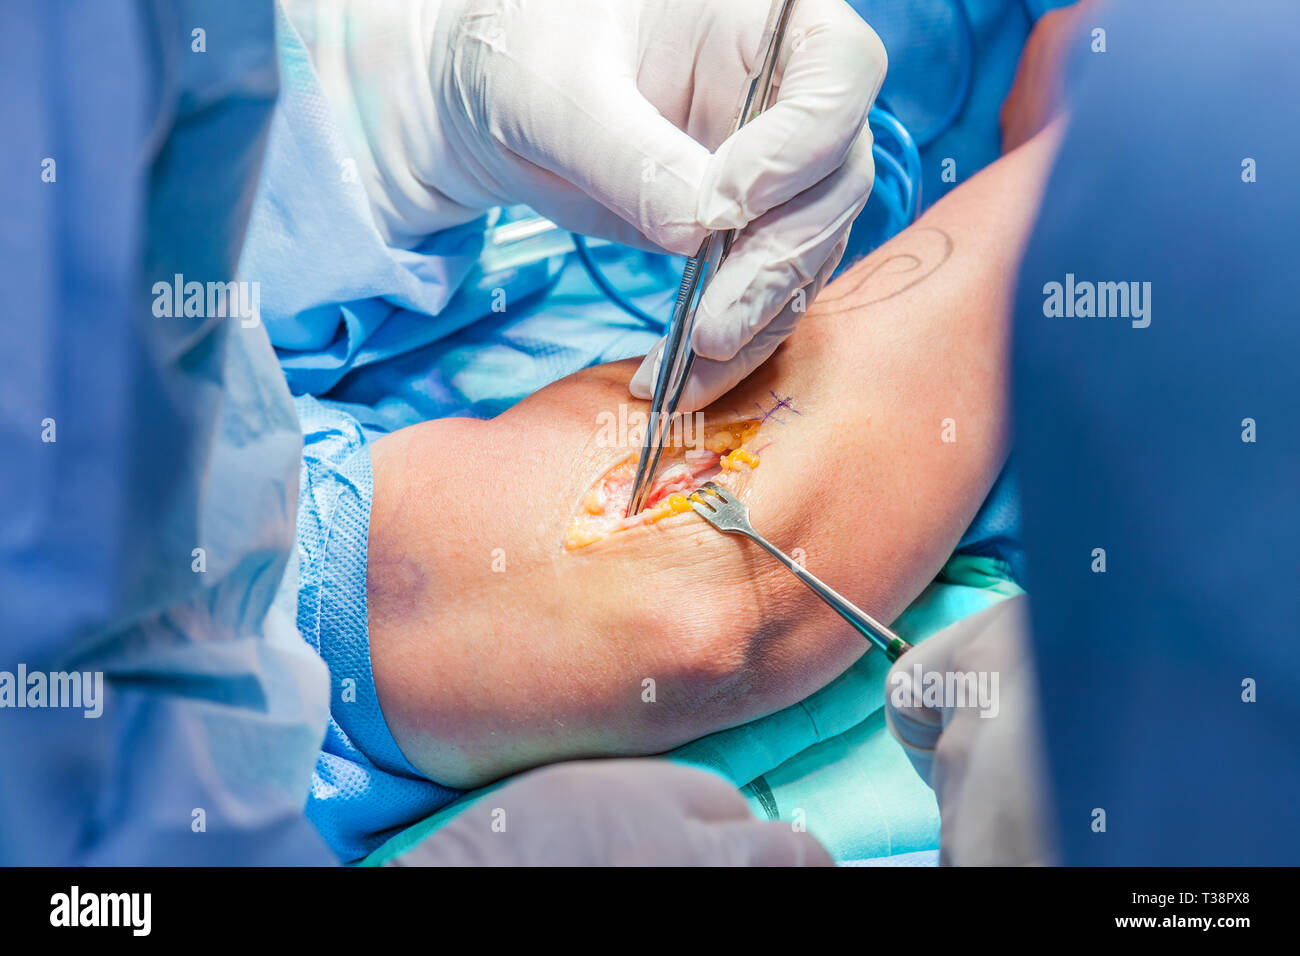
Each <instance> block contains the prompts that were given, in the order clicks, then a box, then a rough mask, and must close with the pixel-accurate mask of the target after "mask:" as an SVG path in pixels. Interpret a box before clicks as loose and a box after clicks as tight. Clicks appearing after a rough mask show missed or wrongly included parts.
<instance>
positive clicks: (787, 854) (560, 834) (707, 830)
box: [392, 760, 831, 866]
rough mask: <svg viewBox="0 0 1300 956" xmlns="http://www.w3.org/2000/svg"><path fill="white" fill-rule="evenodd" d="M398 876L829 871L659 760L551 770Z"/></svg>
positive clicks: (402, 861)
mask: <svg viewBox="0 0 1300 956" xmlns="http://www.w3.org/2000/svg"><path fill="white" fill-rule="evenodd" d="M392 865H395V866H619V865H627V866H830V865H831V858H830V854H828V853H827V852H826V850H825V849H824V848H823V847H822V845H821V844H820V843H818V842H817V841H816V840H815V839H814V838H813V837H812V836H810V835H809V834H807V833H803V832H796V831H795V830H794V829H793V828H791V827H790V826H789V825H787V824H783V823H777V822H775V821H760V820H756V819H754V817H753V815H752V814H751V813H750V812H749V806H748V804H746V803H745V799H744V798H743V797H742V796H741V795H740V794H739V792H737V790H736V789H735V788H734V787H733V786H731V785H730V784H729V783H727V782H726V781H725V780H723V779H722V778H720V777H717V776H714V775H713V774H710V773H706V772H705V771H702V770H693V769H691V768H689V767H683V766H680V765H678V764H673V763H668V762H667V761H661V760H601V761H588V762H578V763H570V764H561V765H558V766H554V767H547V768H545V769H542V770H536V771H533V772H532V773H529V774H526V775H525V776H523V777H521V778H520V779H519V780H517V781H515V782H513V783H510V784H507V785H506V786H505V787H502V788H501V789H500V790H497V791H495V792H493V793H490V794H488V795H487V796H485V797H484V798H483V799H481V800H479V801H478V802H477V803H475V804H474V805H472V806H470V807H468V808H467V809H465V810H464V811H463V812H462V813H461V814H460V815H459V816H458V817H456V819H455V820H453V821H452V822H451V823H449V824H447V826H445V827H443V828H442V829H441V830H439V831H438V832H437V833H435V834H433V836H431V837H429V838H428V839H426V840H424V841H423V842H422V843H420V844H419V845H417V846H416V847H415V848H414V849H412V850H410V851H408V852H407V853H405V854H404V855H402V856H400V857H398V858H397V859H396V860H393V861H392Z"/></svg>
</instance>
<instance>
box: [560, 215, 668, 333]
mask: <svg viewBox="0 0 1300 956" xmlns="http://www.w3.org/2000/svg"><path fill="white" fill-rule="evenodd" d="M570 235H571V236H572V237H573V248H574V250H575V251H576V252H577V253H578V261H579V262H581V263H582V266H583V268H584V269H586V270H587V275H588V276H590V277H591V281H592V282H594V283H595V285H596V288H597V289H599V290H600V291H601V292H602V293H604V295H605V297H606V298H607V299H609V301H610V302H613V303H614V304H615V305H616V306H618V307H619V308H620V309H622V310H623V311H624V312H626V313H627V314H628V315H630V316H632V318H634V319H639V320H641V321H642V322H644V323H645V324H646V325H648V326H650V327H651V328H653V329H655V330H656V331H658V332H662V331H664V330H665V329H666V328H668V322H667V321H666V320H665V319H657V318H655V317H654V316H653V315H651V314H650V313H649V312H646V311H645V310H644V309H641V308H638V307H637V305H636V304H635V303H633V302H631V301H629V300H628V299H627V298H625V297H624V295H623V293H621V292H619V291H618V289H616V288H614V284H613V283H612V282H610V281H609V279H608V278H607V277H606V276H605V273H603V272H601V271H600V267H599V266H597V265H596V260H595V259H593V258H592V256H591V249H590V248H588V246H587V240H586V239H585V238H584V237H583V236H581V235H579V234H578V233H576V232H574V233H570Z"/></svg>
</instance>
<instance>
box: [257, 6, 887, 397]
mask: <svg viewBox="0 0 1300 956" xmlns="http://www.w3.org/2000/svg"><path fill="white" fill-rule="evenodd" d="M282 3H283V4H284V7H285V10H286V12H287V14H288V15H289V18H290V20H291V21H292V23H293V24H294V26H295V27H296V28H297V29H298V30H299V31H300V32H301V34H302V36H303V38H304V41H305V42H306V43H307V45H308V47H309V48H310V49H311V51H312V59H313V66H314V68H315V70H316V73H317V75H318V76H319V78H320V82H321V88H322V90H323V91H324V93H325V95H326V98H327V99H328V100H329V102H330V103H331V106H332V108H333V112H334V113H335V114H336V116H337V117H338V119H339V123H338V125H339V127H340V130H341V135H342V136H343V137H344V138H345V140H347V145H348V147H349V150H350V151H351V152H352V154H353V155H354V156H355V157H356V163H357V173H358V175H359V178H360V181H361V182H362V184H363V185H364V187H365V189H366V192H367V196H368V198H369V199H370V202H371V206H372V211H373V213H374V217H375V220H376V226H377V227H378V228H379V230H380V232H381V234H383V235H384V237H385V238H386V240H387V241H388V242H389V243H390V244H393V245H396V246H399V247H403V248H413V247H415V246H416V245H418V244H419V242H420V241H421V240H422V239H423V238H424V237H427V236H429V235H430V234H432V233H434V232H437V231H439V230H441V229H445V228H447V227H449V226H452V225H455V224H458V223H463V222H468V221H470V220H472V219H474V218H476V217H477V216H479V215H481V214H482V213H483V211H485V210H487V209H489V208H491V207H494V206H502V205H511V204H516V203H524V204H527V205H529V206H531V207H532V208H533V209H535V210H537V211H538V212H539V213H541V214H542V215H544V216H547V217H548V218H550V219H552V220H554V221H555V222H556V223H558V224H559V225H561V226H562V227H564V228H565V229H569V230H572V231H575V232H579V233H585V234H589V235H596V236H603V237H605V238H608V239H612V240H615V241H618V242H622V243H625V244H629V245H633V246H638V247H643V248H662V249H666V250H668V251H671V252H674V253H679V254H682V255H692V254H694V253H695V252H696V250H697V249H698V248H699V245H700V243H701V241H702V240H703V238H704V235H705V233H706V232H707V231H708V230H711V229H726V228H738V227H742V226H743V227H747V228H746V229H745V231H744V232H743V233H742V235H741V237H740V238H739V239H738V241H737V242H736V244H735V245H734V247H733V249H732V252H731V255H730V258H729V259H728V261H727V262H726V264H725V265H724V266H723V268H722V269H720V270H719V271H718V273H717V275H716V276H715V278H714V281H713V282H712V283H711V284H710V286H709V288H708V290H707V294H706V295H705V296H704V298H703V301H702V303H701V307H700V310H699V315H698V319H697V324H696V328H695V333H694V346H695V348H696V350H697V352H698V354H699V356H700V358H701V359H702V360H703V361H700V362H699V363H697V365H696V367H695V370H694V373H693V381H692V385H691V387H690V388H689V389H688V391H687V393H686V394H685V395H684V396H683V406H682V410H683V411H689V410H693V409H695V408H697V407H699V406H702V405H704V404H707V403H708V402H709V401H711V400H712V399H714V398H716V397H718V396H719V395H721V394H722V393H724V392H725V391H727V390H728V389H729V388H730V387H731V386H733V385H735V384H736V383H737V382H739V381H740V380H741V379H743V378H744V377H745V376H746V375H747V374H748V373H749V372H750V371H752V370H753V369H754V368H756V367H757V366H758V365H760V364H762V362H764V361H765V360H766V359H767V358H768V356H770V355H771V354H772V352H774V351H775V350H776V347H777V346H778V345H779V344H780V342H781V341H782V340H783V339H784V338H785V337H786V336H787V335H789V334H790V332H791V331H793V329H794V326H795V322H796V320H797V319H798V318H799V316H800V315H801V314H802V311H803V307H804V306H805V305H806V304H808V303H811V301H812V299H813V298H814V297H815V296H816V294H817V293H818V292H819V291H820V289H821V286H822V285H823V284H824V283H825V281H826V279H827V278H828V277H829V275H830V273H831V271H833V269H834V267H835V265H836V264H837V263H838V262H839V259H840V257H841V256H842V255H843V252H844V247H845V243H846V241H847V236H848V231H849V227H850V226H851V224H852V222H853V219H854V218H855V217H856V216H857V214H858V213H859V212H860V211H861V209H862V207H863V206H864V205H865V203H866V200H867V196H868V194H869V193H870V191H871V187H872V184H873V182H874V176H875V166H874V162H873V160H872V155H871V146H872V140H871V133H870V131H869V128H868V126H867V113H868V111H869V110H870V108H871V105H872V103H873V101H874V100H875V98H876V94H877V93H878V92H879V90H880V86H881V83H882V82H883V81H884V77H885V67H886V57H885V50H884V47H883V45H882V44H881V42H880V39H879V38H878V37H877V36H876V34H875V33H874V32H873V31H872V30H871V28H870V27H868V26H867V24H866V23H864V22H863V21H862V19H861V18H860V17H859V16H858V15H857V13H855V12H854V11H853V9H852V8H851V7H850V6H849V5H848V4H847V3H846V2H845V0H798V4H797V6H796V9H795V13H794V17H793V20H792V22H791V27H790V32H789V34H788V36H787V38H786V42H785V45H784V47H783V55H782V57H781V60H780V62H779V64H778V70H777V75H776V82H777V84H778V90H777V98H776V103H775V105H774V106H773V107H772V108H771V109H770V110H768V111H767V112H766V113H765V114H763V115H762V116H761V117H759V118H758V119H756V120H755V121H753V122H752V123H751V124H749V125H748V126H747V127H745V128H744V129H743V130H741V131H740V132H739V133H737V134H736V135H734V136H732V135H730V133H731V130H732V129H733V127H734V124H735V117H736V114H737V112H738V110H739V107H740V105H741V101H742V99H743V95H744V92H745V90H746V89H747V87H748V82H747V80H748V75H749V72H750V70H751V68H753V67H754V66H755V61H756V60H757V59H758V58H759V56H760V53H761V51H760V49H759V48H760V45H761V44H762V34H763V29H764V27H765V26H766V23H767V20H768V14H769V9H770V4H769V3H768V2H767V0H618V2H613V0H282ZM799 290H803V291H804V295H803V296H802V297H798V298H796V293H797V292H798V291H799ZM654 358H655V355H654V354H653V353H652V355H651V356H649V357H648V358H647V360H646V364H645V365H644V366H643V367H642V369H641V370H640V371H639V372H638V373H637V375H636V377H635V379H634V380H633V384H632V391H633V393H634V394H637V395H639V396H641V397H649V395H650V391H651V389H652V386H653V381H652V365H653V361H654Z"/></svg>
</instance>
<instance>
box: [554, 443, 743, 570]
mask: <svg viewBox="0 0 1300 956" xmlns="http://www.w3.org/2000/svg"><path fill="white" fill-rule="evenodd" d="M761 424H762V422H761V421H759V420H758V419H745V420H743V421H738V422H730V423H728V424H725V425H717V426H715V427H712V428H706V429H705V430H704V438H703V440H702V441H699V442H697V443H696V444H695V445H690V446H688V445H685V444H683V443H681V441H680V440H678V441H676V443H674V444H665V445H664V450H663V455H662V456H661V457H660V459H659V474H658V476H657V477H656V478H655V481H654V484H653V485H651V486H650V491H649V493H648V494H647V495H646V499H645V506H644V508H643V509H642V510H641V512H640V514H636V515H633V516H632V517H630V518H628V517H625V515H626V514H627V506H628V502H629V501H630V500H631V498H632V482H633V481H635V480H636V463H637V458H638V457H639V456H638V455H635V454H633V455H629V456H628V457H627V458H625V459H624V460H623V461H621V462H619V463H618V464H617V465H615V466H614V467H613V468H611V469H610V470H609V471H607V472H605V474H604V475H603V476H602V477H601V478H600V480H599V481H597V482H596V483H595V484H594V485H592V487H591V488H590V490H588V491H587V493H586V494H585V495H583V496H582V500H581V501H580V502H579V503H578V508H577V513H576V514H574V516H573V520H572V521H570V522H569V530H568V531H567V532H566V533H565V536H564V547H565V549H566V550H569V551H575V550H577V549H578V548H585V547H587V546H588V545H590V544H595V543H596V542H597V541H600V540H601V539H602V538H606V537H608V536H609V535H611V534H616V533H618V532H619V531H626V530H627V529H628V528H636V527H640V526H642V525H650V524H654V523H655V522H657V521H662V520H663V519H664V518H667V517H670V516H671V515H675V514H682V513H684V512H687V511H690V510H691V505H690V502H689V501H687V496H688V495H689V494H690V493H691V492H692V491H694V490H695V489H696V488H698V487H699V486H700V485H702V484H704V483H705V482H706V481H719V482H720V483H724V484H725V483H726V481H727V480H728V479H729V478H730V477H733V476H737V475H741V474H744V473H747V472H749V471H750V470H752V469H754V468H757V467H758V454H757V453H756V451H755V450H754V449H753V448H752V447H750V446H751V443H753V442H754V440H755V439H756V438H757V436H758V429H759V426H760V425H761Z"/></svg>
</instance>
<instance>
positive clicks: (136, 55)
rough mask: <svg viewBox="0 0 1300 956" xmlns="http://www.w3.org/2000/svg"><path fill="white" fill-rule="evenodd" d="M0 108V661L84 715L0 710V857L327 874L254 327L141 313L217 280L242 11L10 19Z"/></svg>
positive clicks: (280, 403)
mask: <svg viewBox="0 0 1300 956" xmlns="http://www.w3.org/2000/svg"><path fill="white" fill-rule="evenodd" d="M0 89H3V90H5V91H7V92H6V93H5V95H3V96H0V129H3V130H4V146H3V149H2V150H0V224H2V228H0V237H3V238H2V239H0V242H2V243H3V246H2V247H0V355H3V356H4V363H5V367H4V374H3V375H2V376H0V435H2V439H0V444H2V446H3V449H4V451H3V455H4V466H3V470H2V471H0V491H2V492H3V494H2V495H0V500H3V510H2V511H0V515H2V517H0V608H2V609H3V610H2V611H0V615H2V616H3V625H2V626H0V671H6V672H9V673H11V674H12V673H15V672H16V671H17V668H18V665H20V664H22V665H25V666H26V668H27V670H28V671H29V672H31V671H69V670H77V671H85V672H102V673H103V674H104V686H105V696H106V700H105V701H104V705H103V713H102V716H99V717H98V718H94V717H90V718H88V717H86V716H83V711H82V710H79V709H48V708H47V709H5V710H4V711H0V724H2V725H3V726H2V728H0V775H3V778H4V783H3V786H0V863H6V864H17V863H28V864H30V863H40V864H142V863H143V864H186V863H242V864H247V863H258V862H273V863H326V862H331V861H332V860H333V857H332V855H331V854H330V853H329V852H328V851H327V850H326V848H325V846H324V844H323V843H322V842H321V840H320V839H319V837H318V836H317V834H316V832H315V831H314V830H313V829H312V828H311V826H310V824H308V822H307V821H306V819H305V817H304V816H303V807H304V804H305V801H306V796H307V790H308V786H309V783H310V780H311V770H312V766H313V764H314V762H315V759H316V754H317V750H318V748H319V746H320V743H321V740H322V739H323V736H324V732H325V726H326V721H327V717H328V705H329V688H328V675H327V673H326V670H325V667H324V664H323V663H322V662H321V661H320V660H319V659H318V658H317V657H316V656H315V655H314V654H313V653H312V651H311V650H310V649H309V648H308V647H307V645H306V644H305V643H303V641H302V640H301V639H300V638H299V637H298V636H297V633H296V629H295V626H294V603H293V602H294V600H295V599H296V591H295V589H294V587H293V586H292V582H293V581H294V580H295V579H296V573H295V571H294V568H293V566H292V563H291V562H292V558H291V556H292V555H293V543H294V509H295V505H296V497H297V473H298V463H299V453H300V447H301V439H300V436H299V431H298V426H297V421H296V418H295V416H294V411H293V407H292V404H291V400H290V397H289V393H288V390H287V388H286V386H285V383H284V380H283V377H282V376H281V375H280V373H279V371H278V367H277V364H276V360H275V356H274V353H273V351H272V348H271V346H270V343H269V341H268V339H267V336H266V331H265V329H264V328H263V327H262V326H261V325H257V324H254V325H252V326H251V327H247V328H246V327H244V325H245V323H244V322H242V321H240V320H239V319H229V318H227V319H220V318H212V317H208V318H204V317H194V318H185V317H159V316H157V315H156V314H155V311H154V308H153V288H154V284H155V283H156V282H159V281H163V282H167V283H170V282H172V281H173V280H174V277H175V276H178V275H180V276H184V277H185V281H199V282H204V283H206V282H216V281H223V280H227V279H229V278H230V276H231V273H232V271H233V269H234V264H235V259H236V255H237V251H238V249H239V247H240V243H241V241H242V235H243V231H244V224H245V221H246V218H247V215H248V209H249V205H250V203H251V199H252V190H253V186H254V182H255V178H256V175H257V171H258V165H259V159H260V154H261V149H262V142H263V139H264V131H265V128H266V124H267V120H268V117H269V114H270V112H271V107H272V105H273V103H274V100H275V96H276V90H277V71H276V60H275V46H274V42H273V29H272V8H271V5H270V4H269V3H267V2H265V0H222V2H199V0H193V2H172V3H166V4H162V3H146V2H130V0H84V2H72V0H68V2H61V3H48V2H44V0H11V2H6V3H4V4H3V5H0ZM16 90H20V91H22V92H21V94H20V95H11V93H10V92H8V91H16ZM49 439H53V440H52V441H51V440H49ZM286 581H288V582H289V586H288V587H287V588H283V589H282V587H281V585H282V584H283V583H285V582H286Z"/></svg>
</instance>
